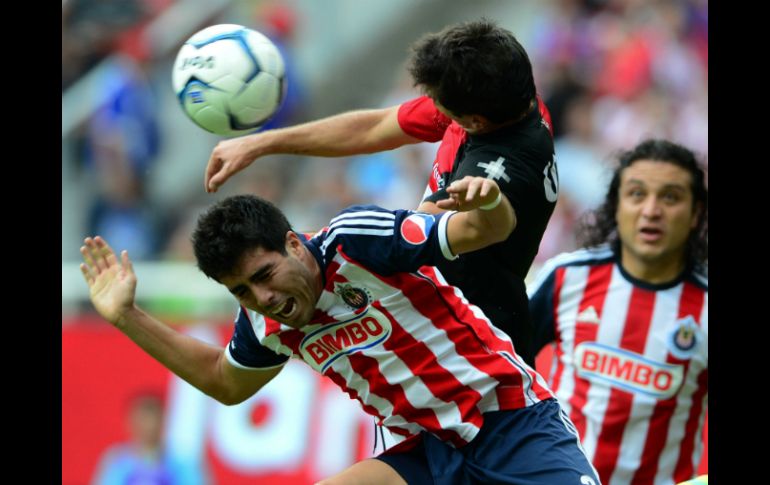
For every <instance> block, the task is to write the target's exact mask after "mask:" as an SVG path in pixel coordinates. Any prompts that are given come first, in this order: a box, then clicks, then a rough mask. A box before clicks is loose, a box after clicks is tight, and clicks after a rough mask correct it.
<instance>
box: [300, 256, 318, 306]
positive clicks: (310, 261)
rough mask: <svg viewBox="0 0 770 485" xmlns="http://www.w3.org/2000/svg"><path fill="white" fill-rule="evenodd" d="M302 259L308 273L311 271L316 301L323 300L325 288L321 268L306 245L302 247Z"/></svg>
mask: <svg viewBox="0 0 770 485" xmlns="http://www.w3.org/2000/svg"><path fill="white" fill-rule="evenodd" d="M300 259H301V260H302V263H303V264H304V265H305V266H306V267H307V269H308V271H310V274H311V276H312V281H313V293H314V294H315V297H316V301H318V299H319V298H321V293H322V292H323V287H324V283H323V282H324V279H323V275H322V274H321V266H320V265H319V264H318V261H316V259H315V257H314V256H313V253H311V252H310V250H309V249H308V248H307V247H305V246H304V245H303V246H302V256H300Z"/></svg>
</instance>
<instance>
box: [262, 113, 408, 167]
mask: <svg viewBox="0 0 770 485" xmlns="http://www.w3.org/2000/svg"><path fill="white" fill-rule="evenodd" d="M389 117H390V118H391V119H388V118H389ZM394 122H395V119H394V118H393V114H392V113H391V110H390V109H378V110H361V111H350V112H347V113H342V114H339V115H335V116H331V117H329V118H324V119H321V120H317V121H311V122H309V123H303V124H301V125H297V126H292V127H289V128H281V129H277V130H272V131H267V132H264V133H262V134H260V135H258V137H261V140H259V144H258V145H259V146H258V147H257V148H256V150H257V152H256V153H255V155H256V156H262V155H270V154H279V153H287V154H295V155H308V156H317V157H343V156H348V155H357V154H363V153H373V152H378V151H382V150H390V149H393V148H396V147H399V146H401V145H403V144H405V143H407V142H408V140H407V138H406V135H404V134H403V133H400V132H399V130H397V129H396V128H397V126H396V127H394V126H393V123H394ZM396 123H397V122H396ZM386 125H388V126H386ZM255 141H256V139H255Z"/></svg>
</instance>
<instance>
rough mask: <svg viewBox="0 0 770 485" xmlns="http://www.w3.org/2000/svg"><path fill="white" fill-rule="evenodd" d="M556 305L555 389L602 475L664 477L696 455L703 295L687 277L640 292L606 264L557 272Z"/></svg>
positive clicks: (703, 381)
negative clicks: (681, 280)
mask: <svg viewBox="0 0 770 485" xmlns="http://www.w3.org/2000/svg"><path fill="white" fill-rule="evenodd" d="M554 305H555V312H556V317H557V328H556V332H557V344H558V346H557V356H558V363H557V365H556V366H555V368H554V375H553V376H552V384H553V388H554V391H555V392H556V394H557V397H558V398H559V400H560V401H561V403H562V405H563V406H564V408H565V410H566V411H567V413H568V414H569V415H570V417H571V418H572V420H573V421H574V422H575V424H576V426H577V427H578V431H579V432H580V435H581V437H582V441H583V445H584V447H585V448H586V451H587V453H588V455H589V457H590V458H593V459H594V465H595V466H596V467H597V469H598V470H599V472H600V474H601V475H602V478H603V480H605V481H608V482H610V483H612V482H615V481H616V480H619V481H618V482H616V483H623V481H624V480H628V481H630V480H631V479H633V478H634V476H635V475H637V476H636V479H640V476H639V473H642V474H645V473H646V474H649V476H645V477H644V478H646V479H649V480H653V478H654V477H657V480H654V481H656V482H657V481H658V480H661V479H663V478H661V477H665V476H666V475H667V474H668V476H669V477H670V476H671V473H672V471H673V470H674V469H675V468H676V467H679V468H681V467H682V466H683V463H684V462H686V461H687V460H690V459H691V456H692V455H693V453H695V454H697V450H695V452H694V451H693V448H692V447H693V446H698V443H696V442H695V441H696V440H695V438H694V437H693V435H694V434H695V430H696V429H697V428H698V426H697V425H698V424H699V423H700V421H701V420H702V419H703V414H704V412H705V410H704V407H703V405H704V404H703V403H704V401H705V397H706V394H707V377H708V371H707V370H708V293H707V291H704V289H703V287H702V286H700V285H699V284H697V283H696V282H695V281H694V280H685V281H684V282H680V283H678V284H675V285H674V286H671V287H668V288H656V289H653V288H642V287H639V286H637V285H633V284H631V283H630V282H629V281H628V280H627V279H626V277H624V274H623V273H622V272H621V271H620V270H619V268H618V266H617V265H615V264H614V263H613V262H607V263H603V264H596V265H583V266H580V265H576V266H567V267H563V268H560V269H558V270H557V291H556V292H555V301H554ZM685 435H687V437H686V438H684V439H683V436H685ZM619 450H620V451H619ZM664 457H665V458H664ZM651 463H656V465H655V466H654V467H651V466H650V464H651ZM640 469H642V470H644V471H643V472H639V471H638V470H640ZM610 477H611V480H608V479H609V478H610ZM643 482H644V481H643Z"/></svg>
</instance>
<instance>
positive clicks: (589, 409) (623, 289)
mask: <svg viewBox="0 0 770 485" xmlns="http://www.w3.org/2000/svg"><path fill="white" fill-rule="evenodd" d="M631 290H632V287H631V285H628V284H627V282H626V280H625V279H624V278H623V275H621V274H620V271H619V270H618V267H617V265H614V266H613V267H612V275H611V279H610V284H609V286H608V287H607V296H606V297H605V300H604V305H603V309H602V315H601V323H600V324H599V331H598V332H597V334H596V341H597V342H601V343H603V344H605V345H609V346H612V347H620V340H621V339H622V338H623V327H624V325H623V323H624V322H625V321H626V315H627V314H628V303H629V300H630V299H631ZM610 391H611V388H610V387H609V386H608V385H606V384H597V383H594V382H591V384H590V385H589V389H588V393H587V400H586V404H585V406H583V410H582V411H583V414H584V415H585V416H586V428H585V432H584V433H583V434H584V437H583V446H584V447H585V449H586V452H587V453H588V455H589V456H595V454H596V453H601V450H597V449H596V446H597V443H598V439H599V433H601V430H602V423H603V422H604V416H605V414H606V412H607V406H608V404H609V399H610Z"/></svg>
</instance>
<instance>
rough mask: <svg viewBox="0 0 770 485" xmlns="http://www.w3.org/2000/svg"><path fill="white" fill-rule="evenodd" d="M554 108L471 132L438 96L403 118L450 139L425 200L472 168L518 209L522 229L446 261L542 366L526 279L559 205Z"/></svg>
mask: <svg viewBox="0 0 770 485" xmlns="http://www.w3.org/2000/svg"><path fill="white" fill-rule="evenodd" d="M549 118H550V115H549V114H548V111H547V108H546V107H545V105H544V104H543V103H542V101H541V100H540V99H538V106H537V108H536V109H532V110H531V111H530V112H529V113H528V114H527V115H526V116H525V117H524V118H523V119H522V120H521V121H519V122H517V123H515V124H513V125H510V126H507V127H504V128H501V129H499V130H495V131H494V132H491V133H485V134H482V135H469V134H468V133H467V132H466V131H465V130H463V129H462V127H460V126H459V125H458V124H457V123H455V122H453V121H452V120H451V119H449V118H447V117H445V116H444V115H442V114H441V113H440V112H439V111H438V110H437V109H436V107H435V105H434V104H433V102H432V101H431V100H430V98H427V97H424V96H423V97H420V98H417V99H415V100H412V101H410V102H407V103H404V104H403V105H402V106H401V109H400V110H399V123H400V124H401V128H402V129H403V130H404V132H406V133H407V134H410V135H412V136H415V137H417V138H420V139H424V140H426V141H438V140H439V139H440V140H442V143H441V145H440V147H439V149H438V153H437V155H436V160H435V161H434V162H433V172H432V174H431V179H430V181H429V183H428V189H427V190H426V195H427V197H426V198H425V200H428V201H436V200H440V199H443V198H446V192H445V191H444V188H445V187H446V186H447V185H449V184H450V183H451V182H452V181H454V180H459V179H462V178H463V177H465V176H467V175H471V176H481V177H486V178H490V179H493V180H495V182H497V184H498V185H499V186H500V189H501V190H502V192H503V194H505V196H506V197H507V198H508V200H509V202H510V203H511V205H512V206H513V209H514V211H515V212H516V228H515V229H514V230H513V232H512V233H511V235H510V236H509V237H508V239H506V240H505V241H503V242H501V243H497V244H494V245H492V246H489V247H486V248H484V249H480V250H478V251H474V252H472V253H467V254H463V255H461V256H460V257H459V258H458V259H456V260H454V261H444V262H441V263H440V264H439V266H438V268H439V270H440V271H441V273H442V274H443V275H444V277H445V278H446V280H447V281H448V282H449V283H450V284H452V285H454V286H457V287H459V288H460V289H461V290H462V291H463V293H464V294H465V296H466V298H468V300H469V301H470V302H471V303H473V304H475V305H477V306H478V307H480V308H481V309H482V310H483V311H484V313H485V314H486V315H487V317H489V319H490V320H491V321H492V323H494V324H495V325H496V326H497V327H499V328H500V329H502V330H503V331H505V332H506V333H507V334H508V335H510V336H511V339H512V340H513V343H514V346H515V348H516V351H517V353H519V354H520V355H521V356H522V357H524V359H525V360H526V361H527V362H528V363H529V364H530V365H534V357H535V356H534V355H533V353H532V352H531V350H530V342H531V334H532V332H531V323H530V318H529V310H528V302H527V293H526V286H525V284H524V278H525V277H526V275H527V272H528V271H529V268H530V266H531V265H532V261H533V260H534V259H535V255H536V254H537V250H538V247H539V246H540V240H541V239H542V237H543V233H544V232H545V228H546V225H547V224H548V220H549V219H550V217H551V214H552V213H553V209H554V207H555V206H556V198H557V193H558V176H557V172H556V160H555V157H554V148H553V137H552V133H551V129H550V119H549Z"/></svg>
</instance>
